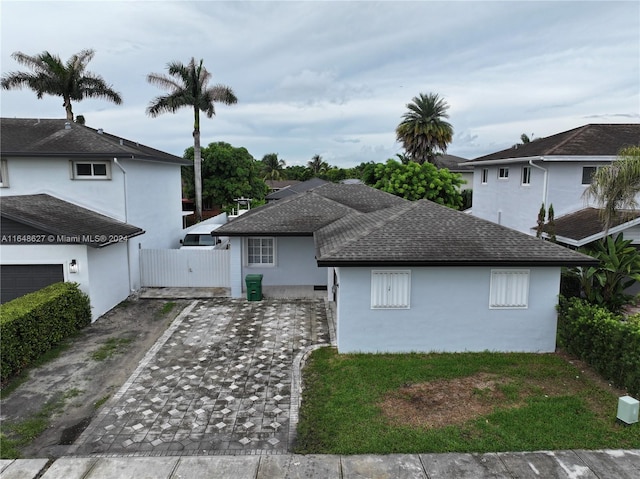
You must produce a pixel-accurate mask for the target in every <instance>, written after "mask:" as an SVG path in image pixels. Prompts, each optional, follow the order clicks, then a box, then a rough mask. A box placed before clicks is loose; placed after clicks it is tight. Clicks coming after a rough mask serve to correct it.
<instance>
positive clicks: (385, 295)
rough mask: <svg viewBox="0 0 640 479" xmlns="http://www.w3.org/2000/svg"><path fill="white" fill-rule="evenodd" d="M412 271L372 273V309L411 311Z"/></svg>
mask: <svg viewBox="0 0 640 479" xmlns="http://www.w3.org/2000/svg"><path fill="white" fill-rule="evenodd" d="M410 296H411V271H372V272H371V308H372V309H409V307H410V301H409V300H410Z"/></svg>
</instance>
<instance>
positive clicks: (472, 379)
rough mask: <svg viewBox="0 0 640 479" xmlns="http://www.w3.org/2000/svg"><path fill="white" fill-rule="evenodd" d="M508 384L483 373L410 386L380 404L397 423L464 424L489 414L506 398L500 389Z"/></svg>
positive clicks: (440, 425)
mask: <svg viewBox="0 0 640 479" xmlns="http://www.w3.org/2000/svg"><path fill="white" fill-rule="evenodd" d="M507 383H508V381H507V380H505V379H503V378H499V377H498V376H497V375H492V374H486V373H480V374H476V375H473V376H467V377H462V378H456V379H448V380H438V381H430V382H425V383H419V384H408V385H406V386H403V387H402V388H400V389H398V390H395V391H393V392H391V393H389V394H388V395H387V396H386V397H385V399H384V400H383V401H382V403H381V404H380V407H381V409H382V412H383V414H384V415H385V416H386V417H387V418H389V419H390V420H391V421H392V422H393V423H395V424H402V425H408V426H412V427H421V428H439V427H444V426H449V425H455V424H462V423H464V422H466V421H468V420H469V419H473V418H474V417H477V416H482V415H484V414H488V413H490V412H491V411H492V410H493V408H494V405H495V404H496V402H504V401H505V399H506V397H505V394H504V392H503V390H502V388H501V386H503V385H505V384H507Z"/></svg>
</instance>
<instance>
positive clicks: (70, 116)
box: [62, 94, 73, 121]
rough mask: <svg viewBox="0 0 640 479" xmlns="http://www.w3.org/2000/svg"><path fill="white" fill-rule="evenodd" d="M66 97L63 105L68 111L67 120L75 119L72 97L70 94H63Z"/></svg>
mask: <svg viewBox="0 0 640 479" xmlns="http://www.w3.org/2000/svg"><path fill="white" fill-rule="evenodd" d="M62 97H63V98H64V103H63V105H62V106H64V109H65V111H66V112H67V120H70V121H73V109H72V107H71V98H70V97H69V95H66V94H65V95H63V96H62Z"/></svg>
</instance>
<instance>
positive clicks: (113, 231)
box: [0, 194, 144, 248]
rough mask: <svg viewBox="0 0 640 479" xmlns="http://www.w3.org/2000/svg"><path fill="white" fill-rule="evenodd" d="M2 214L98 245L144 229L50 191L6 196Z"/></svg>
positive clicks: (44, 229)
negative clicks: (49, 192)
mask: <svg viewBox="0 0 640 479" xmlns="http://www.w3.org/2000/svg"><path fill="white" fill-rule="evenodd" d="M0 214H1V215H2V217H3V218H8V219H9V220H12V221H14V222H16V223H21V224H24V225H27V226H28V227H30V228H34V229H36V230H39V231H42V232H45V233H48V234H50V235H53V236H56V237H57V236H58V235H61V236H65V237H69V238H72V239H73V240H72V241H70V242H72V243H74V244H76V243H77V244H86V245H89V246H92V247H94V248H100V247H103V246H107V245H109V244H111V243H116V242H119V241H122V240H124V239H125V238H132V237H134V236H138V235H141V234H143V233H144V230H143V229H141V228H138V227H137V226H133V225H131V224H128V223H124V222H122V221H118V220H116V219H113V218H110V217H108V216H105V215H102V214H100V213H96V212H95V211H92V210H89V209H87V208H83V207H81V206H78V205H75V204H73V203H69V202H68V201H64V200H61V199H59V198H56V197H54V196H51V195H47V194H37V195H19V196H3V197H2V208H1V209H0ZM45 240H46V241H43V243H44V244H55V243H60V242H61V241H58V240H57V238H56V239H55V240H49V239H47V238H45ZM62 243H65V241H62Z"/></svg>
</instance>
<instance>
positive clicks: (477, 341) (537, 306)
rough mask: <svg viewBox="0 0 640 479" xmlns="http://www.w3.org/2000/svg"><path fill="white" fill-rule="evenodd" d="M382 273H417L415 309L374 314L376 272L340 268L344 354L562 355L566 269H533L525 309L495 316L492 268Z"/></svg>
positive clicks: (502, 311)
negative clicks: (560, 303) (559, 331)
mask: <svg viewBox="0 0 640 479" xmlns="http://www.w3.org/2000/svg"><path fill="white" fill-rule="evenodd" d="M375 269H376V270H385V269H392V270H399V269H408V270H410V271H411V293H410V307H409V308H408V309H385V310H381V309H372V308H371V272H372V268H367V267H341V268H337V274H338V283H339V288H338V298H337V305H336V308H337V309H336V311H337V340H338V351H339V352H341V353H351V352H366V353H377V352H392V353H399V352H418V351H419V352H430V351H434V352H435V351H439V352H464V351H485V350H486V351H505V352H507V351H521V352H552V351H554V350H555V346H556V343H555V340H556V326H557V315H556V310H555V306H556V304H557V300H558V293H559V286H560V268H559V267H538V268H528V269H529V270H530V282H529V301H528V307H527V308H526V309H490V308H489V294H490V291H489V290H490V283H491V279H490V278H491V269H492V268H489V267H437V268H436V267H414V268H375Z"/></svg>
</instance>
